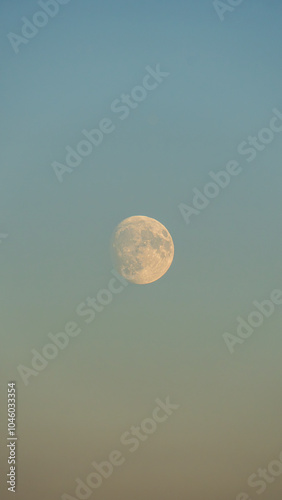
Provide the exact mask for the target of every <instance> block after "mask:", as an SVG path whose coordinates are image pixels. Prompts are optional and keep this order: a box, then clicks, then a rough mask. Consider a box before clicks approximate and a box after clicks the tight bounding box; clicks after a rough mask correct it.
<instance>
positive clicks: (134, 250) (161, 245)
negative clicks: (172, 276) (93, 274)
mask: <svg viewBox="0 0 282 500" xmlns="http://www.w3.org/2000/svg"><path fill="white" fill-rule="evenodd" d="M111 253H112V260H113V265H114V267H115V269H116V270H117V271H118V273H119V274H120V275H121V276H123V277H124V278H125V279H126V280H128V281H130V282H132V283H137V284H140V285H145V284H147V283H153V281H156V280H158V279H159V278H161V277H162V276H163V275H164V274H165V273H166V272H167V270H168V269H169V267H170V266H171V263H172V261H173V256H174V244H173V240H172V237H171V235H170V233H169V232H168V230H167V229H166V227H165V226H163V224H161V223H160V222H159V221H157V220H155V219H151V218H150V217H145V216H143V215H135V216H133V217H128V218H127V219H124V220H123V221H122V222H120V224H119V225H118V226H117V227H116V229H115V230H114V232H113V236H112V244H111Z"/></svg>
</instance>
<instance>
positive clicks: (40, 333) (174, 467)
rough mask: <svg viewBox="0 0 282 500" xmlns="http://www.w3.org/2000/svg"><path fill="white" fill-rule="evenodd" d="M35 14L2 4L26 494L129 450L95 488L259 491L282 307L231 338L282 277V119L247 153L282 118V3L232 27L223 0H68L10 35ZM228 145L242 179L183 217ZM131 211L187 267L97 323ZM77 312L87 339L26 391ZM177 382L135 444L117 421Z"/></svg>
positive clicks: (277, 384)
mask: <svg viewBox="0 0 282 500" xmlns="http://www.w3.org/2000/svg"><path fill="white" fill-rule="evenodd" d="M38 10H40V7H39V5H38V3H37V2H34V1H33V0H25V1H24V2H20V1H19V0H14V1H13V2H10V1H7V0H2V2H1V4H0V29H1V35H2V36H1V40H2V42H1V45H2V68H1V69H2V70H1V87H2V95H3V97H4V98H3V102H2V108H1V116H2V122H1V142H2V147H1V183H0V186H1V218H0V222H1V224H0V233H5V234H8V237H7V238H5V239H4V240H2V242H1V244H0V258H1V278H2V279H1V281H2V284H3V287H2V293H1V331H2V342H1V345H2V347H1V363H0V365H1V368H0V370H1V384H2V385H1V408H3V416H1V421H4V422H5V418H6V407H5V405H6V384H7V382H8V381H9V380H16V382H17V390H18V420H17V422H18V436H19V441H18V462H17V473H18V489H17V494H16V497H17V498H19V499H20V500H25V499H29V500H33V499H34V500H35V499H38V498H40V499H41V500H50V498H52V499H57V498H58V499H61V498H62V495H63V494H64V493H68V494H69V495H73V496H74V491H75V486H76V483H75V479H76V478H78V477H79V478H81V479H83V480H85V478H86V476H87V475H88V474H89V473H90V472H91V471H93V467H92V466H91V463H92V462H93V461H96V462H101V461H103V460H107V457H108V456H109V454H110V452H111V451H112V450H116V449H119V450H121V451H123V452H124V457H126V460H125V463H124V464H123V465H122V466H121V467H120V468H117V469H115V470H114V473H113V474H112V476H111V477H110V478H109V479H107V480H104V482H103V484H102V486H101V488H99V489H97V490H95V492H94V493H93V495H92V496H91V497H90V498H93V499H94V498H98V499H100V498H101V499H104V498H107V499H108V500H109V499H115V498H117V497H118V498H123V499H124V500H130V499H132V498H133V497H134V498H135V499H136V500H141V499H142V500H143V499H144V498H146V499H147V500H160V499H162V500H170V499H171V498H178V499H179V500H186V499H187V498H191V499H195V500H203V499H204V500H210V499H215V498H216V499H217V500H226V499H230V500H236V495H238V494H239V493H240V492H246V493H247V494H248V495H249V497H250V499H251V500H254V499H256V498H257V496H259V495H257V493H256V488H252V487H250V486H248V484H247V481H248V477H249V476H250V475H251V474H253V473H255V472H256V471H257V470H258V468H259V467H266V468H267V466H268V464H269V463H270V462H271V461H272V460H275V459H277V457H278V456H279V453H280V452H281V450H282V440H281V437H280V436H281V411H282V404H281V397H280V393H281V376H282V369H281V347H282V345H281V307H282V306H277V307H276V309H275V312H274V314H273V315H272V316H271V317H270V318H268V319H266V320H265V321H264V324H263V325H262V326H261V327H260V328H257V329H256V330H255V332H254V334H253V335H252V337H251V338H249V339H248V340H246V342H245V343H243V344H242V345H238V346H236V348H235V352H234V354H233V355H231V354H230V353H229V352H228V349H227V346H226V345H225V343H224V340H223V338H222V335H223V333H224V332H229V333H231V334H234V335H235V334H236V326H237V322H236V318H237V316H242V317H243V318H245V319H246V318H247V316H248V314H249V313H250V312H251V311H252V310H253V309H254V306H253V304H252V302H253V301H254V300H258V301H262V300H265V299H268V298H269V297H270V294H271V292H272V291H273V290H274V289H282V275H281V244H282V233H281V208H282V202H281V181H282V175H281V152H282V146H281V138H282V134H281V132H277V133H276V134H275V136H274V138H273V141H272V142H270V143H269V144H268V145H267V146H266V147H265V149H264V150H263V151H258V152H257V156H256V158H255V159H254V161H252V162H250V163H248V161H247V156H243V155H240V154H239V152H238V150H237V148H238V145H240V144H241V143H242V141H247V140H248V137H249V136H257V135H258V132H259V131H261V129H263V128H268V127H269V125H270V120H271V119H272V118H273V116H274V115H273V108H276V109H277V110H279V111H280V112H281V113H282V99H281V77H282V69H281V14H282V6H281V3H280V2H279V0H272V1H271V2H263V1H261V0H245V1H243V2H242V3H241V5H239V6H238V7H236V8H234V11H233V12H226V14H225V18H224V21H222V22H221V20H220V19H219V17H218V15H217V13H216V11H215V9H214V7H213V2H212V1H210V0H201V1H200V2H196V1H187V0H183V1H182V0H176V1H174V2H172V1H167V0H165V1H164V0H162V1H160V0H150V1H148V0H145V1H144V0H143V1H142V2H141V1H140V2H136V1H124V0H122V1H120V2H117V1H114V0H108V1H106V2H105V1H104V2H102V1H93V0H83V1H81V2H79V1H78V0H71V1H70V2H69V3H67V4H66V5H61V6H60V9H59V12H58V14H57V15H56V16H54V18H52V19H49V21H48V24H47V25H46V26H45V27H43V28H41V29H39V32H38V33H37V34H36V36H34V37H33V38H30V39H29V41H28V43H26V44H21V45H20V46H19V53H18V54H16V53H15V52H14V50H13V48H12V46H11V43H10V41H9V39H8V38H7V34H8V33H10V32H13V33H16V34H18V35H20V34H21V30H22V26H23V21H22V20H21V19H22V18H23V17H26V18H27V19H29V20H31V19H32V17H33V15H34V14H35V13H36V12H37V11H38ZM158 64H159V65H160V69H161V71H162V72H166V73H169V75H168V76H166V77H164V78H163V81H162V83H159V84H158V86H157V87H156V88H155V89H154V90H152V91H149V92H148V95H147V97H146V99H144V100H143V101H142V102H140V103H139V104H138V107H136V108H135V109H131V110H130V113H129V116H128V117H127V118H126V119H124V120H121V119H120V117H121V112H120V113H117V112H114V111H113V110H112V109H111V106H112V103H113V102H114V101H116V100H117V99H118V100H120V99H121V96H122V95H123V94H128V93H129V94H130V93H131V91H132V89H134V87H135V86H136V85H142V82H143V79H144V77H145V75H146V74H147V71H148V70H147V69H146V67H148V66H150V67H151V68H152V69H155V68H156V66H157V65H158ZM150 82H151V83H152V82H153V80H150ZM128 109H129V108H128ZM104 118H108V119H110V120H111V121H112V124H113V126H114V131H113V132H112V133H110V134H105V136H104V138H103V141H102V142H101V144H100V145H99V146H97V147H94V148H93V152H92V154H90V155H89V156H87V157H85V158H84V159H83V160H82V161H81V163H80V165H79V166H77V167H76V168H75V169H74V171H73V172H72V173H71V174H68V173H66V174H64V175H63V181H62V182H59V181H58V179H57V177H56V175H55V172H54V169H53V168H52V163H53V162H54V161H57V162H60V163H64V164H66V163H65V156H66V147H67V146H70V147H71V148H76V146H77V144H78V143H79V142H80V141H81V140H82V139H85V137H84V136H83V134H82V130H84V129H86V130H91V129H94V128H97V126H98V124H99V123H100V122H101V120H103V119H104ZM281 123H282V122H280V125H281ZM231 160H236V161H237V162H238V163H239V165H240V167H241V168H242V171H241V173H240V175H238V176H236V177H234V178H232V182H230V185H229V186H228V187H227V188H226V189H225V190H222V191H221V192H220V194H219V195H218V196H217V197H216V198H214V199H213V200H211V202H210V205H209V206H208V207H207V208H206V209H205V210H203V212H202V213H201V214H200V215H198V216H192V217H191V219H190V224H189V225H186V224H185V221H184V219H183V217H182V215H181V213H180V211H179V208H178V205H179V204H180V203H185V204H187V205H190V206H191V203H192V200H193V189H194V188H198V189H199V190H200V191H201V190H203V188H204V186H205V184H206V183H207V182H209V181H210V180H211V179H210V177H209V172H210V171H211V170H213V171H214V172H217V171H218V170H224V169H225V166H226V164H227V163H228V162H229V161H231ZM132 215H146V216H148V217H152V218H155V219H157V220H159V221H160V222H161V223H162V224H164V225H165V226H166V227H167V228H168V230H169V232H170V233H171V235H172V237H173V240H174V245H175V257H174V262H173V264H172V266H171V268H170V270H169V271H168V273H167V274H166V275H165V276H164V277H163V278H162V279H161V280H159V281H157V282H155V283H153V284H150V285H147V286H138V285H131V284H129V285H128V286H127V287H125V289H124V290H123V291H122V293H120V294H119V295H116V296H114V299H113V301H112V303H111V304H109V305H108V306H106V307H105V309H104V310H103V312H102V313H101V314H97V315H96V318H95V320H94V321H93V322H92V323H91V324H89V325H86V324H85V323H84V320H83V318H81V317H79V316H78V315H77V313H76V308H77V306H78V305H79V304H80V303H81V302H84V301H85V300H86V298H87V297H96V295H97V293H98V292H99V290H101V289H103V288H106V287H107V284H108V282H109V280H110V279H111V278H112V274H111V270H112V264H111V260H110V250H109V242H110V238H111V234H112V231H113V230H114V228H115V227H116V225H117V224H118V223H119V222H120V221H121V220H123V219H124V218H126V217H130V216H132ZM69 321H76V322H77V323H78V325H79V327H81V329H82V332H81V334H80V335H79V336H77V337H76V338H72V339H70V342H69V345H68V346H67V348H66V349H64V350H62V351H60V352H59V354H58V356H57V357H56V359H54V360H52V361H50V362H49V364H48V367H46V369H45V370H43V371H42V373H39V375H38V376H37V377H35V376H31V377H30V378H29V384H28V385H27V386H25V385H24V383H23V381H22V379H21V377H20V375H19V373H18V371H17V366H18V365H25V366H27V367H31V359H32V354H31V350H32V349H36V350H38V351H39V352H41V351H42V348H43V347H44V346H45V344H47V343H48V342H50V340H48V333H50V332H52V333H53V334H55V333H57V332H59V331H61V330H62V329H63V328H64V326H65V324H66V323H67V322H69ZM167 396H170V399H171V401H172V402H173V403H176V404H179V409H178V410H177V411H175V412H174V413H173V414H172V415H171V416H170V417H169V418H168V419H167V421H166V422H164V423H163V424H160V425H159V426H158V428H157V430H156V432H155V433H154V434H153V435H152V436H149V438H148V441H147V442H144V443H141V444H140V447H139V449H138V450H137V451H136V452H135V453H133V454H131V453H130V452H129V448H128V447H127V448H126V447H124V446H122V445H121V443H120V436H121V435H122V434H123V433H124V432H126V431H128V430H129V429H130V428H131V426H133V425H138V424H140V422H142V420H143V419H145V418H149V417H151V415H152V412H153V410H154V408H155V406H156V403H155V401H156V399H157V398H159V399H161V400H165V398H166V397H167ZM3 401H4V403H3ZM5 429H6V424H5V423H4V427H3V431H2V432H1V449H2V450H3V449H4V450H5V449H6V430H5ZM2 455H4V456H3V458H2ZM1 460H2V461H1V469H2V470H3V471H4V472H3V474H4V476H3V477H4V479H5V480H6V477H5V474H6V471H7V464H6V456H5V453H4V454H3V453H2V454H1ZM281 486H282V475H281V476H280V477H277V478H275V481H274V482H273V483H271V484H269V485H268V487H267V490H266V492H265V493H264V494H263V495H261V496H260V498H265V499H267V500H280V498H281ZM1 488H2V484H1V485H0V491H1V498H3V499H4V500H5V499H6V498H10V497H9V496H7V495H8V494H7V492H6V488H5V487H4V490H3V493H2V489H1ZM240 500H241V499H240ZM242 500H245V499H242Z"/></svg>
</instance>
